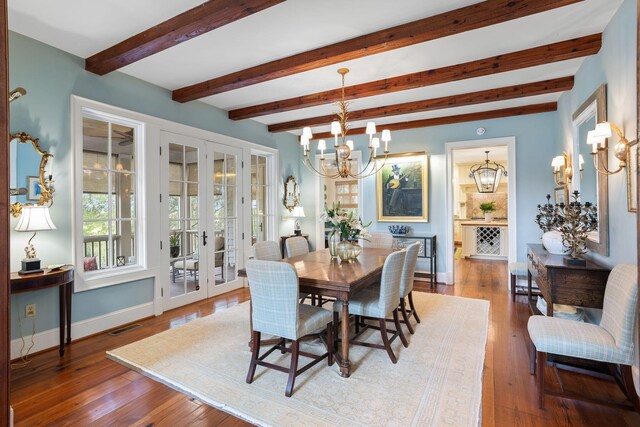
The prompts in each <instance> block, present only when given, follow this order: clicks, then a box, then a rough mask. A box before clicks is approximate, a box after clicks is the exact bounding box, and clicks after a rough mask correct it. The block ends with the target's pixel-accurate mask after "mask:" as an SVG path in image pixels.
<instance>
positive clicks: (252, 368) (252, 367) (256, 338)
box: [247, 331, 260, 384]
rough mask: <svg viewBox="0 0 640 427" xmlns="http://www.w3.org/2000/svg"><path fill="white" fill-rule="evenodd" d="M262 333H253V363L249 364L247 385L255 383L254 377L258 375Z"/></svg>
mask: <svg viewBox="0 0 640 427" xmlns="http://www.w3.org/2000/svg"><path fill="white" fill-rule="evenodd" d="M259 353H260V332H258V331H251V363H250V364H249V372H247V383H248V384H251V383H252V382H253V376H254V375H255V373H256V366H257V362H258V357H259V356H260V354H259Z"/></svg>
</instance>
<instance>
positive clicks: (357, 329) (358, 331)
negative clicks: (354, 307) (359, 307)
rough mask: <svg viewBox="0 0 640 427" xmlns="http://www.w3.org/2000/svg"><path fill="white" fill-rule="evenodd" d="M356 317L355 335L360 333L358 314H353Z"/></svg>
mask: <svg viewBox="0 0 640 427" xmlns="http://www.w3.org/2000/svg"><path fill="white" fill-rule="evenodd" d="M354 317H355V319H356V335H358V334H359V333H360V316H358V315H357V314H356V315H355V316H354Z"/></svg>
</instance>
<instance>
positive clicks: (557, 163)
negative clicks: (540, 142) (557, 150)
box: [551, 156, 564, 168]
mask: <svg viewBox="0 0 640 427" xmlns="http://www.w3.org/2000/svg"><path fill="white" fill-rule="evenodd" d="M551 166H553V167H554V168H559V167H562V166H564V157H562V156H555V157H554V158H553V160H552V161H551Z"/></svg>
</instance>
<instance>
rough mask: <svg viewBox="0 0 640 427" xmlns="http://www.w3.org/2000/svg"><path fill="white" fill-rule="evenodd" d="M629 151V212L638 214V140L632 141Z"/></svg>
mask: <svg viewBox="0 0 640 427" xmlns="http://www.w3.org/2000/svg"><path fill="white" fill-rule="evenodd" d="M627 149H628V150H629V151H628V152H627V210H628V211H629V212H638V199H637V198H636V194H638V140H637V139H636V140H635V141H631V142H630V143H629V146H628V148H627Z"/></svg>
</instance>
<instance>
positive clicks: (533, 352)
mask: <svg viewBox="0 0 640 427" xmlns="http://www.w3.org/2000/svg"><path fill="white" fill-rule="evenodd" d="M529 373H530V374H531V375H535V373H536V345H535V344H534V343H533V341H531V350H530V353H529Z"/></svg>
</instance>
